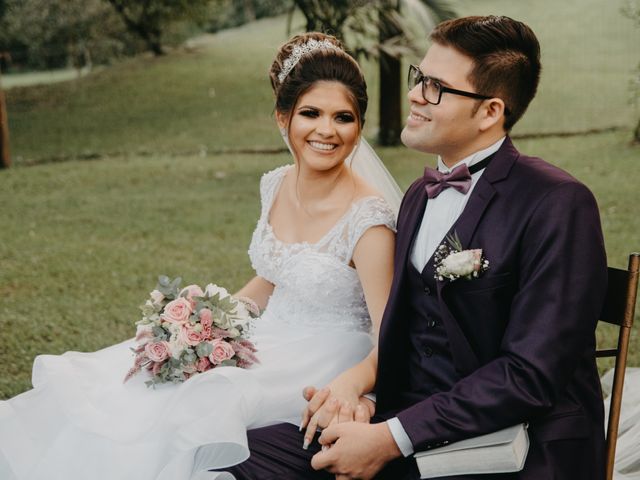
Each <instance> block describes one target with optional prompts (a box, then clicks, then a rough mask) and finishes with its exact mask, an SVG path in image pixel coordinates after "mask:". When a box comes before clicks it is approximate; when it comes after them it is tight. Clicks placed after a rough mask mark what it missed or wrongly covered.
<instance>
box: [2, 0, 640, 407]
mask: <svg viewBox="0 0 640 480" xmlns="http://www.w3.org/2000/svg"><path fill="white" fill-rule="evenodd" d="M527 5H528V3H525V2H509V1H506V0H486V1H484V2H481V3H479V2H472V1H471V0H465V1H464V2H462V6H463V8H462V10H463V13H505V14H508V15H511V16H514V17H516V18H522V19H524V20H525V21H527V22H529V23H530V24H531V25H532V26H533V27H534V29H535V30H536V31H537V32H538V33H539V35H540V38H541V42H542V45H543V56H544V59H543V61H544V64H545V71H544V75H543V83H542V86H541V91H540V94H539V97H538V98H536V100H535V101H534V103H533V104H532V106H531V108H530V110H529V112H528V113H527V115H526V117H525V119H524V120H523V122H522V125H520V126H518V128H517V130H516V132H515V133H516V134H518V133H531V132H553V131H579V130H584V129H589V128H600V127H607V126H612V125H628V126H629V129H627V130H620V131H616V132H609V133H602V134H594V135H586V136H576V137H569V138H547V139H531V140H519V141H516V145H517V146H518V147H519V148H520V149H521V150H522V151H523V152H526V153H528V154H532V155H539V156H541V157H543V158H545V159H547V160H549V161H551V162H552V163H555V164H556V165H559V166H560V167H562V168H565V169H567V170H568V171H569V172H571V173H572V174H573V175H575V176H576V177H577V178H579V179H580V180H582V181H583V182H585V183H586V184H587V185H588V186H589V187H590V188H591V189H592V190H593V191H594V193H595V195H596V197H597V198H598V200H599V204H600V209H601V214H602V223H603V229H604V232H605V240H606V244H607V252H608V255H609V263H610V264H611V265H613V266H618V267H624V266H626V259H627V255H628V253H629V252H630V251H631V250H634V249H635V250H640V242H639V241H638V232H640V218H639V217H638V215H637V211H638V203H639V200H640V197H639V194H638V187H637V179H638V178H640V163H639V162H638V156H639V155H638V154H639V152H640V151H639V149H638V147H633V146H631V145H629V143H628V139H629V138H630V135H631V132H630V127H631V125H633V119H634V118H635V116H637V115H638V113H639V112H638V111H637V109H636V108H635V107H634V106H633V105H632V104H630V102H629V101H628V100H629V98H630V92H629V90H628V88H627V85H628V82H629V79H630V78H631V72H632V71H633V68H634V67H635V66H636V65H637V64H638V62H639V61H640V59H639V58H638V54H637V52H636V51H635V50H634V49H633V48H631V46H632V45H637V44H638V40H639V39H640V31H634V30H633V27H632V26H631V22H630V21H628V20H626V19H624V18H623V17H621V16H620V15H619V13H618V11H617V7H615V5H613V4H607V5H604V3H603V2H596V1H595V0H581V1H580V2H578V1H577V0H574V1H573V2H560V3H558V2H553V3H552V2H551V1H550V0H539V1H537V2H535V5H536V8H531V7H529V6H527ZM285 36H286V33H285V26H284V19H283V18H275V19H268V20H264V21H260V22H256V23H254V24H251V25H247V26H245V27H242V28H239V29H235V30H230V31H226V32H222V33H220V34H219V35H216V36H215V38H214V41H213V43H212V44H211V45H210V46H207V47H203V48H200V49H197V50H191V51H187V50H182V51H176V52H174V53H172V54H171V55H168V56H166V57H164V58H161V59H152V58H138V59H132V60H128V61H126V62H123V63H122V64H119V65H117V66H114V67H111V68H108V69H104V70H102V71H100V72H95V73H93V74H91V75H89V76H87V77H85V78H83V79H81V80H79V81H72V82H68V83H60V84H56V85H48V86H37V87H29V88H13V89H11V90H9V91H8V92H7V97H8V105H9V116H10V124H11V140H12V145H11V146H12V152H13V154H14V161H15V164H16V167H15V168H13V169H10V170H8V171H0V204H1V205H2V207H3V208H2V210H1V211H0V235H1V238H0V298H1V300H0V364H1V365H2V366H3V374H2V375H0V398H6V397H9V396H12V395H15V394H17V393H19V392H21V391H24V390H25V389H27V388H29V386H30V380H29V378H30V368H31V364H32V362H33V358H34V357H35V356H36V355H37V354H41V353H53V354H57V353H61V352H64V351H66V350H71V349H73V350H82V351H91V350H95V349H98V348H101V347H104V346H107V345H111V344H113V343H115V342H118V341H120V340H123V339H125V338H128V337H130V336H131V335H132V332H133V321H135V320H136V319H137V318H138V309H137V306H138V305H139V304H140V303H142V301H143V300H144V298H145V296H146V294H147V293H148V291H149V290H150V289H152V288H153V286H154V284H155V280H156V277H157V275H159V274H163V273H164V274H167V275H181V276H183V277H184V279H185V281H189V282H198V283H200V282H202V283H204V282H209V281H213V282H218V283H222V284H224V285H225V286H227V287H228V288H229V289H231V290H233V289H236V288H238V287H240V286H241V285H242V284H243V283H244V282H245V281H246V280H247V279H248V278H249V277H250V276H251V274H252V270H251V266H250V263H249V260H248V257H247V254H246V251H247V248H248V245H249V240H250V235H251V232H252V230H253V227H254V224H255V221H256V219H257V216H258V213H259V204H258V203H259V200H258V181H259V178H260V175H261V174H262V172H264V171H266V170H269V169H270V168H272V167H274V166H276V165H280V164H283V163H285V162H288V161H289V159H288V157H287V156H286V155H284V154H273V155H263V154H255V155H238V154H232V153H215V152H216V151H219V150H223V149H225V148H226V149H229V148H231V149H233V148H255V147H280V146H281V140H280V139H279V138H278V134H277V131H276V129H275V127H274V122H273V118H272V116H271V110H272V98H271V91H270V88H269V86H268V81H267V78H266V70H267V68H268V65H269V62H270V59H271V57H272V55H273V53H274V51H275V49H276V47H277V46H278V45H279V44H280V43H282V42H283V41H284V40H285ZM578 51H580V52H582V53H581V54H576V53H574V52H578ZM407 60H408V61H413V59H407ZM365 70H366V73H367V75H368V78H370V81H369V84H370V96H371V98H372V101H371V105H370V116H369V119H368V123H367V130H366V133H367V135H368V136H369V137H371V136H372V135H373V134H374V133H375V129H376V109H377V107H376V101H375V99H376V98H377V94H376V91H377V79H376V76H375V68H374V66H373V65H371V64H366V65H365ZM594 90H595V91H597V94H595V93H594ZM378 151H379V154H380V155H381V157H382V158H383V159H384V160H385V162H386V163H387V164H388V165H389V168H390V170H391V171H392V173H393V174H394V176H395V177H396V178H397V179H398V181H399V183H400V184H401V185H402V186H403V187H406V186H407V185H408V184H409V183H410V182H411V181H412V180H413V179H414V178H415V177H416V176H417V175H419V174H420V172H421V169H422V166H423V165H424V163H425V162H431V163H432V162H433V159H432V158H428V157H424V156H423V155H421V154H418V153H416V152H413V151H409V150H407V149H405V148H383V149H379V150H378ZM84 154H97V159H95V160H90V161H89V160H87V161H78V160H68V158H71V159H73V157H80V156H82V155H84ZM62 157H64V158H66V159H67V161H64V162H56V163H46V162H47V161H48V160H52V159H56V158H58V159H59V158H62ZM27 164H36V165H35V166H30V167H28V168H27V167H24V165H27ZM636 331H637V329H636ZM599 336H600V337H601V340H602V341H603V342H604V341H610V340H611V338H612V332H611V331H610V330H602V331H600V332H599ZM632 342H633V343H632V348H631V364H632V365H637V366H640V344H639V341H638V337H637V334H634V336H633V341H632Z"/></svg>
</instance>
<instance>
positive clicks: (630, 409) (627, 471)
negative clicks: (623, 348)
mask: <svg viewBox="0 0 640 480" xmlns="http://www.w3.org/2000/svg"><path fill="white" fill-rule="evenodd" d="M612 384H613V370H610V371H608V372H607V373H606V374H605V375H604V376H603V377H602V390H603V392H604V394H605V395H607V398H606V399H605V412H606V414H607V416H608V415H609V400H610V397H608V395H610V394H611V386H612ZM605 426H606V421H605ZM613 478H614V480H640V368H628V369H627V371H626V372H625V379H624V391H623V394H622V409H621V411H620V425H619V431H618V443H617V444H616V463H615V468H614V473H613Z"/></svg>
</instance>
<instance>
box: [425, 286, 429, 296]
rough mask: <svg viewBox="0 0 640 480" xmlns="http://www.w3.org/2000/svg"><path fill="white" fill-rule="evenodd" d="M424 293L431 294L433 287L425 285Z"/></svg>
mask: <svg viewBox="0 0 640 480" xmlns="http://www.w3.org/2000/svg"><path fill="white" fill-rule="evenodd" d="M424 293H426V294H427V295H431V289H430V288H429V287H424Z"/></svg>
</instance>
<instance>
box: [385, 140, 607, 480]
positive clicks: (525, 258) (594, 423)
mask: <svg viewBox="0 0 640 480" xmlns="http://www.w3.org/2000/svg"><path fill="white" fill-rule="evenodd" d="M425 205H426V195H425V194H424V180H423V179H422V178H420V179H418V180H417V181H416V182H414V183H413V185H411V187H410V188H409V190H408V191H407V193H406V195H405V197H404V200H403V203H402V206H401V208H400V213H399V217H398V235H397V240H396V252H395V274H394V280H393V285H392V288H391V294H390V297H389V301H388V304H387V308H386V310H385V313H384V316H383V320H382V324H381V329H380V340H379V363H378V377H377V384H376V393H377V412H378V413H379V414H381V415H382V416H390V415H393V414H395V415H397V417H398V418H399V420H400V422H401V423H402V425H403V427H404V429H405V430H406V432H407V434H408V436H409V438H410V439H411V441H412V443H413V446H414V448H415V450H423V449H425V448H429V447H432V446H435V445H438V444H440V443H442V442H452V441H456V440H460V439H463V438H467V437H471V436H476V435H481V434H484V433H488V432H491V431H495V430H498V429H501V428H504V427H507V426H509V425H513V424H516V423H520V422H525V421H528V422H529V423H530V429H529V432H530V437H531V442H532V445H535V444H537V443H543V442H548V441H551V440H558V439H584V440H585V441H586V442H590V444H591V448H590V449H588V451H590V452H595V455H596V456H597V455H600V453H601V452H602V450H603V441H604V433H603V430H604V426H603V425H604V421H603V405H602V394H601V390H600V384H599V379H598V373H597V370H596V366H595V360H594V350H595V335H594V330H595V326H596V323H597V318H598V314H599V312H600V309H601V306H602V301H603V298H604V292H605V288H606V258H605V253H604V242H603V238H602V232H601V227H600V219H599V213H598V207H597V204H596V202H595V199H594V198H593V195H592V194H591V192H590V191H589V190H588V189H587V188H586V187H585V186H584V185H583V184H581V183H580V182H578V181H577V180H576V179H574V178H573V177H571V176H570V175H569V174H567V173H566V172H564V171H562V170H560V169H558V168H556V167H554V166H552V165H550V164H548V163H546V162H544V161H543V160H541V159H539V158H533V157H527V156H524V155H521V154H520V153H519V152H518V151H517V150H516V149H515V147H514V146H513V144H512V143H511V141H510V139H509V138H507V139H506V140H505V141H504V143H503V145H502V146H501V148H500V149H499V150H498V152H497V153H496V154H495V157H494V158H493V159H492V161H491V163H490V164H489V165H488V167H487V168H486V170H485V171H484V173H483V174H482V176H481V177H480V179H479V180H478V183H477V184H476V186H475V188H474V190H473V192H472V193H471V197H470V198H469V201H468V203H467V206H466V208H465V209H464V211H463V212H462V214H461V216H460V217H459V219H458V220H457V222H456V223H455V225H454V226H453V227H452V229H451V232H454V231H455V232H456V233H457V234H458V236H459V238H460V240H461V241H462V245H463V247H464V248H465V249H467V248H481V249H482V250H483V254H484V256H485V257H486V258H487V259H488V260H489V262H490V268H489V270H488V271H486V272H485V273H484V274H483V275H482V276H481V277H480V278H477V279H473V280H465V279H458V280H456V281H453V282H451V281H446V280H445V281H440V282H438V291H437V295H438V302H439V305H440V308H441V313H442V320H443V324H444V327H445V328H446V332H447V336H448V340H449V344H450V346H451V353H452V357H453V363H454V365H455V368H456V371H457V372H458V373H459V378H458V379H455V381H454V382H452V386H451V388H450V389H449V390H447V391H442V392H438V393H435V394H433V395H431V396H429V397H426V398H424V397H419V396H416V395H415V394H413V393H412V392H410V391H409V390H408V386H407V385H408V374H407V371H406V370H407V368H408V367H407V365H408V364H407V362H406V359H407V349H408V348H409V344H408V337H407V336H408V330H407V328H408V317H407V316H408V315H410V313H409V310H408V309H407V303H408V302H407V301H406V295H407V288H406V267H407V258H408V255H409V251H410V247H411V244H412V241H413V239H414V237H415V235H416V233H417V230H418V227H419V225H420V222H421V220H422V216H423V213H424V209H425ZM584 460H585V461H587V462H589V459H584ZM594 461H595V460H594ZM528 462H529V461H528ZM597 468H599V466H598V467H597ZM554 478H555V477H554ZM576 478H577V477H576ZM594 478H597V477H594Z"/></svg>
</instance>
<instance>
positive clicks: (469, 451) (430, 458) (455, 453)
mask: <svg viewBox="0 0 640 480" xmlns="http://www.w3.org/2000/svg"><path fill="white" fill-rule="evenodd" d="M528 451H529V435H528V434H527V425H526V424H524V423H521V424H519V425H514V426H512V427H508V428H505V429H502V430H498V431H497V432H493V433H488V434H486V435H481V436H479V437H473V438H468V439H465V440H461V441H459V442H454V443H450V444H448V445H444V446H442V447H438V448H433V449H431V450H425V451H422V452H417V453H416V454H414V458H415V459H416V463H417V464H418V470H419V471H420V478H434V477H448V476H450V475H469V474H482V473H507V472H519V471H520V470H522V468H523V467H524V462H525V460H526V458H527V452H528Z"/></svg>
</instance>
